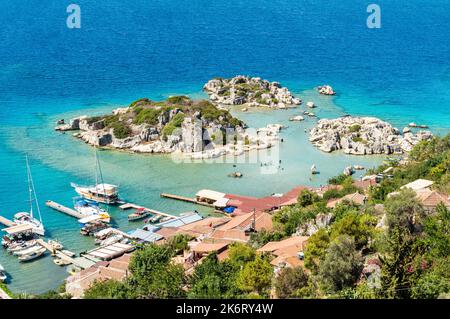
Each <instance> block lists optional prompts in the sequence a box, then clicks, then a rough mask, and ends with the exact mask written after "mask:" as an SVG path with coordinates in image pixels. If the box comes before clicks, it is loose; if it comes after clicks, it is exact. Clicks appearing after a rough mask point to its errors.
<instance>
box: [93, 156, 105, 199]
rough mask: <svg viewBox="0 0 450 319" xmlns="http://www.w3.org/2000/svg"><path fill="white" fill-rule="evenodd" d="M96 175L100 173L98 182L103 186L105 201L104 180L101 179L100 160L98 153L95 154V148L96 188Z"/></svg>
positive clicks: (96, 177)
mask: <svg viewBox="0 0 450 319" xmlns="http://www.w3.org/2000/svg"><path fill="white" fill-rule="evenodd" d="M98 175H100V183H101V185H102V188H103V196H104V197H105V201H106V189H105V182H104V181H103V173H102V168H101V166H100V160H99V158H98V154H97V149H95V179H96V181H95V183H96V188H97V186H98V177H99V176H98Z"/></svg>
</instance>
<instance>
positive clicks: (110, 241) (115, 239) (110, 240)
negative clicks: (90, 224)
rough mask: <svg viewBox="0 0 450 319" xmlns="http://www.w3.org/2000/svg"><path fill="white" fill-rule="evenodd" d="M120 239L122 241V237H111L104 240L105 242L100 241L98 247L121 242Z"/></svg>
mask: <svg viewBox="0 0 450 319" xmlns="http://www.w3.org/2000/svg"><path fill="white" fill-rule="evenodd" d="M122 239H123V236H122V235H113V236H111V237H108V238H106V239H105V240H102V242H101V243H100V246H109V245H112V244H115V243H117V242H119V241H121V240H122Z"/></svg>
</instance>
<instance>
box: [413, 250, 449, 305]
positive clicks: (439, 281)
mask: <svg viewBox="0 0 450 319" xmlns="http://www.w3.org/2000/svg"><path fill="white" fill-rule="evenodd" d="M449 266H450V265H449V261H448V259H447V258H442V259H440V260H438V261H436V262H435V264H434V265H433V267H432V269H431V270H430V271H428V272H426V273H425V274H423V275H422V276H421V277H420V278H419V279H418V280H417V282H416V283H415V285H414V286H413V287H412V289H411V297H412V298H425V299H435V298H438V297H439V296H440V295H442V294H448V293H449V292H450V267H449Z"/></svg>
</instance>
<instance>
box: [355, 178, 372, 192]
mask: <svg viewBox="0 0 450 319" xmlns="http://www.w3.org/2000/svg"><path fill="white" fill-rule="evenodd" d="M374 185H377V181H376V180H375V179H368V180H364V181H363V180H358V181H354V182H353V186H356V187H358V188H361V189H363V190H367V189H368V188H369V187H370V186H374Z"/></svg>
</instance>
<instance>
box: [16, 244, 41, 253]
mask: <svg viewBox="0 0 450 319" xmlns="http://www.w3.org/2000/svg"><path fill="white" fill-rule="evenodd" d="M41 248H42V246H41V245H39V244H35V245H34V246H31V247H28V248H26V249H22V250H18V251H15V252H14V253H13V255H15V256H24V255H28V254H31V253H33V252H35V251H38V250H40V249H41Z"/></svg>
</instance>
